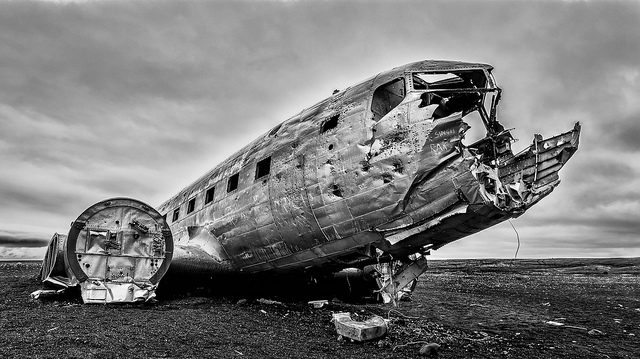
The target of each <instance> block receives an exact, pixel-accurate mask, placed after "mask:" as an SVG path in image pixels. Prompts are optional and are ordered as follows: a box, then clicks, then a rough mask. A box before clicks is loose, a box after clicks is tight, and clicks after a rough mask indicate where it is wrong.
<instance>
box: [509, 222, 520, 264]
mask: <svg viewBox="0 0 640 359" xmlns="http://www.w3.org/2000/svg"><path fill="white" fill-rule="evenodd" d="M508 221H509V224H510V225H511V228H513V230H514V231H515V232H516V238H517V239H518V247H517V248H516V254H514V256H513V259H518V252H519V251H520V234H518V230H517V229H516V227H515V226H514V225H513V223H511V220H510V219H509V220H508Z"/></svg>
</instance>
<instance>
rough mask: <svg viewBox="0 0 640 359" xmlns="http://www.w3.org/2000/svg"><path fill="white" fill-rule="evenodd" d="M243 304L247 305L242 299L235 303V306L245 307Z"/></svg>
mask: <svg viewBox="0 0 640 359" xmlns="http://www.w3.org/2000/svg"><path fill="white" fill-rule="evenodd" d="M245 304H247V300H246V299H244V298H243V299H240V300H239V301H237V302H236V305H245Z"/></svg>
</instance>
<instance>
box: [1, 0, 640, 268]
mask: <svg viewBox="0 0 640 359" xmlns="http://www.w3.org/2000/svg"><path fill="white" fill-rule="evenodd" d="M638 34H640V3H639V2H578V1H571V2H536V3H529V2H509V3H507V2H501V1H490V2H484V1H472V2H464V1H445V2H428V3H423V2H410V1H405V2H401V1H400V2H399V1H393V2H369V1H326V2H308V1H299V2H298V1H287V2H233V3H231V2H228V3H227V2H204V1H87V2H84V1H79V2H65V1H52V2H30V1H8V2H7V1H2V2H0V203H1V204H2V206H0V258H1V257H5V258H7V257H42V255H43V254H44V248H43V247H42V246H44V245H45V244H46V242H47V241H48V239H49V238H50V237H51V235H52V234H53V233H54V232H60V233H66V232H67V231H68V228H69V223H70V222H71V221H72V220H74V219H75V218H76V217H77V216H78V215H79V214H80V213H81V212H82V211H83V210H84V209H86V208H87V207H89V206H90V205H92V204H93V203H95V202H97V201H100V200H103V199H106V198H109V197H114V196H127V197H133V198H137V199H140V200H142V201H143V202H147V203H149V204H151V205H154V206H157V205H159V204H160V203H161V202H162V201H163V200H165V199H167V198H168V197H169V196H171V195H173V194H174V193H176V192H177V191H178V190H179V189H181V188H182V187H184V186H186V185H187V184H189V183H190V182H191V181H193V180H195V179H196V178H198V177H199V176H200V175H202V174H203V173H204V172H205V171H207V170H209V169H211V168H212V167H214V166H215V165H216V164H218V163H219V162H220V161H222V160H223V159H225V158H226V157H228V156H229V155H231V154H232V153H234V152H235V151H237V150H239V149H240V148H241V147H243V145H245V144H246V143H248V142H249V141H251V140H253V139H255V138H256V137H257V136H259V135H260V134H262V133H264V132H265V131H266V130H268V129H269V128H271V127H273V126H274V125H276V124H277V123H279V122H282V121H283V120H285V119H287V118H288V117H290V116H291V115H294V114H296V113H297V112H298V111H300V110H301V109H303V108H305V107H308V106H310V105H312V104H314V103H315V102H317V101H319V100H321V99H323V98H325V97H327V96H329V95H330V94H331V92H332V90H334V89H342V88H345V87H346V86H349V85H351V84H354V83H357V82H359V81H361V80H363V79H365V78H367V77H370V76H372V75H374V74H376V73H378V72H380V71H384V70H388V69H390V68H392V67H395V66H398V65H403V64H406V63H409V62H413V61H418V60H424V59H450V60H462V61H474V62H485V63H490V64H492V65H494V66H495V71H494V74H495V76H496V79H497V81H498V83H499V85H500V86H501V87H502V88H503V90H504V96H503V101H502V103H501V105H500V107H499V111H498V115H499V116H500V120H501V121H502V122H503V123H504V124H505V127H507V128H512V127H513V128H515V131H514V133H515V137H517V138H519V142H517V143H516V145H515V147H516V148H518V149H521V148H524V147H525V146H528V145H529V144H530V143H531V140H532V138H533V134H534V133H541V134H543V135H544V136H551V135H555V134H557V133H559V132H563V131H567V130H569V129H570V128H572V127H573V123H574V122H575V121H580V122H582V124H583V134H582V138H581V147H580V149H579V151H578V152H577V153H576V155H575V156H574V157H573V159H572V160H571V161H570V162H569V163H568V165H567V166H566V167H565V168H564V169H563V170H562V171H561V179H562V183H561V185H560V186H559V187H558V188H557V189H556V190H555V192H554V193H553V194H552V195H550V196H549V197H547V198H545V199H544V200H543V201H542V202H541V203H539V204H537V205H536V206H534V207H533V208H532V209H531V210H530V211H528V212H527V213H525V215H523V216H522V217H520V218H518V219H516V220H513V224H514V225H515V226H516V228H517V229H518V232H519V233H520V239H521V241H522V246H521V249H520V253H519V256H520V257H561V256H563V257H564V256H571V257H576V256H597V257H604V256H640V176H638V175H639V174H640V156H639V154H640V36H639V35H638ZM515 248H516V236H515V233H514V231H513V229H512V228H511V226H510V225H509V224H508V223H507V222H505V223H502V224H500V225H497V226H495V227H492V228H490V229H487V230H485V231H483V232H481V233H479V234H476V235H474V236H471V237H468V238H465V239H462V240H460V241H458V242H455V243H453V244H450V245H448V246H445V247H444V248H442V249H440V250H439V251H437V252H435V253H434V254H435V255H434V258H448V257H452V258H453V257H456V258H474V257H475V258H478V257H511V256H513V254H514V251H515Z"/></svg>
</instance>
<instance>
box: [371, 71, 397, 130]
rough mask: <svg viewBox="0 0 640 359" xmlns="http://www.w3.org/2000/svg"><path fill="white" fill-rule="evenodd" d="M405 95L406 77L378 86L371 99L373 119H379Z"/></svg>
mask: <svg viewBox="0 0 640 359" xmlns="http://www.w3.org/2000/svg"><path fill="white" fill-rule="evenodd" d="M404 95H405V88H404V79H403V78H397V79H395V80H393V81H391V82H389V83H387V84H385V85H382V86H380V87H378V88H377V89H376V90H375V91H374V92H373V99H372V100H371V112H373V120H374V121H376V122H377V121H379V120H380V119H381V118H383V117H384V115H386V114H388V113H389V112H390V111H391V110H393V109H394V108H395V107H396V106H398V105H399V104H400V102H402V99H404Z"/></svg>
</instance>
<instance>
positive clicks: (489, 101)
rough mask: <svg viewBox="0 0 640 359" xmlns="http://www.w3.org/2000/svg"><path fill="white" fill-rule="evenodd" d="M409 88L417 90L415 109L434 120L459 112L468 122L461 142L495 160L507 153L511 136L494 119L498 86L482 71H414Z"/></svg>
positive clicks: (498, 96) (497, 99) (498, 94)
mask: <svg viewBox="0 0 640 359" xmlns="http://www.w3.org/2000/svg"><path fill="white" fill-rule="evenodd" d="M411 82H412V88H413V91H414V92H418V93H420V95H419V103H418V104H417V108H418V109H423V110H424V111H425V112H424V113H425V117H427V119H432V120H434V121H436V120H438V119H441V118H445V117H448V116H451V115H453V114H455V113H461V117H462V118H463V119H464V121H465V122H466V123H467V124H469V125H471V127H470V128H471V130H470V131H469V132H468V133H467V134H466V137H467V140H466V141H464V143H465V145H467V147H469V148H473V149H476V150H477V151H478V152H480V153H483V154H486V155H488V156H485V157H488V158H492V159H495V158H497V157H500V154H501V153H507V152H510V151H509V150H510V145H511V142H512V141H513V137H512V136H511V135H510V134H509V132H508V131H505V129H504V126H502V124H500V123H499V122H498V121H497V119H496V107H497V105H498V101H499V100H500V93H501V89H500V88H498V87H497V86H496V85H495V82H494V80H493V77H492V76H491V74H490V73H489V72H486V71H485V70H482V69H478V70H461V71H451V72H437V73H430V72H414V73H412V74H411Z"/></svg>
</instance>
